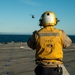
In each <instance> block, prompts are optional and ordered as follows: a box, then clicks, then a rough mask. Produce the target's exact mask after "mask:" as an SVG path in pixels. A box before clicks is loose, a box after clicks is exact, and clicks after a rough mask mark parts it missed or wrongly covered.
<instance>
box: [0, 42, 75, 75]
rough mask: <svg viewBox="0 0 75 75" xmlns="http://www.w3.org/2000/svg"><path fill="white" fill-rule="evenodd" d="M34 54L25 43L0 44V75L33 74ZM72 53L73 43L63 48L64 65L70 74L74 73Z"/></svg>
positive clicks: (74, 58)
mask: <svg viewBox="0 0 75 75" xmlns="http://www.w3.org/2000/svg"><path fill="white" fill-rule="evenodd" d="M34 55H35V51H34V50H31V49H30V48H29V47H28V46H27V44H26V43H8V44H0V75H35V74H34V68H35V67H36V65H35V57H34ZM74 55H75V44H72V45H71V46H70V47H69V48H67V49H64V65H65V68H66V70H67V71H68V72H69V73H70V75H75V57H74ZM64 70H65V69H64ZM65 73H66V72H65ZM65 75H68V74H65Z"/></svg>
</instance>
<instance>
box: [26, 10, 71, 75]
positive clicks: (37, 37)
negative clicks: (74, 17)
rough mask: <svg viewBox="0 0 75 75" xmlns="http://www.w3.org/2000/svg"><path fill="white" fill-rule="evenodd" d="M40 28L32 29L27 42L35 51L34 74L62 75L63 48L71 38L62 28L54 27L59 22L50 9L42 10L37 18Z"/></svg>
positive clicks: (67, 45)
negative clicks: (39, 17)
mask: <svg viewBox="0 0 75 75" xmlns="http://www.w3.org/2000/svg"><path fill="white" fill-rule="evenodd" d="M39 21H40V24H39V26H42V28H41V29H40V30H38V31H34V32H33V35H32V36H31V37H30V38H29V40H28V41H27V44H28V46H29V47H30V48H32V49H33V50H36V53H35V58H36V60H35V62H36V64H37V67H36V68H35V74H36V75H62V72H63V68H62V64H63V62H62V60H63V48H67V47H69V46H70V45H71V43H72V41H71V39H70V38H69V37H68V36H67V35H66V33H65V32H64V31H63V30H60V29H56V28H54V26H55V25H57V23H58V22H59V20H58V19H57V18H56V16H55V14H54V13H53V12H51V11H47V12H44V13H43V14H42V16H41V19H40V20H39Z"/></svg>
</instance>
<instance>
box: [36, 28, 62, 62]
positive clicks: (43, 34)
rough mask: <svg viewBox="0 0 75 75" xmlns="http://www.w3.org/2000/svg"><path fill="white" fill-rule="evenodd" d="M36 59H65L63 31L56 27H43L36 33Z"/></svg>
mask: <svg viewBox="0 0 75 75" xmlns="http://www.w3.org/2000/svg"><path fill="white" fill-rule="evenodd" d="M35 38H36V55H35V57H36V60H37V59H44V61H46V62H47V61H48V62H49V61H58V60H62V59H63V51H62V48H63V40H62V39H63V38H62V31H61V30H58V29H56V28H48V29H47V28H42V29H41V30H39V31H38V32H37V34H35Z"/></svg>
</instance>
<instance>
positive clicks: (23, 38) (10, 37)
mask: <svg viewBox="0 0 75 75" xmlns="http://www.w3.org/2000/svg"><path fill="white" fill-rule="evenodd" d="M30 36H31V35H22V34H21V35H19V34H17V35H16V34H0V43H8V42H27V40H28V39H29V38H30ZM68 36H69V37H70V38H71V39H72V42H73V43H75V35H68Z"/></svg>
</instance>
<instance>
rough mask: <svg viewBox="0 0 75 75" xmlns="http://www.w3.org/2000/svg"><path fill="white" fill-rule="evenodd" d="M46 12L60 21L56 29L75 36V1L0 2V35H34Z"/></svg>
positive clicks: (26, 0) (4, 0)
mask: <svg viewBox="0 0 75 75" xmlns="http://www.w3.org/2000/svg"><path fill="white" fill-rule="evenodd" d="M45 11H53V12H54V13H55V14H56V17H57V18H58V19H59V20H60V22H59V23H58V24H57V25H56V26H55V27H56V28H58V29H62V30H64V31H65V32H66V34H68V35H75V0H0V33H14V34H16V33H17V34H32V32H33V31H35V30H39V29H40V27H39V19H40V17H41V15H42V14H43V13H44V12H45ZM33 14H34V15H35V18H32V15H33Z"/></svg>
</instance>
